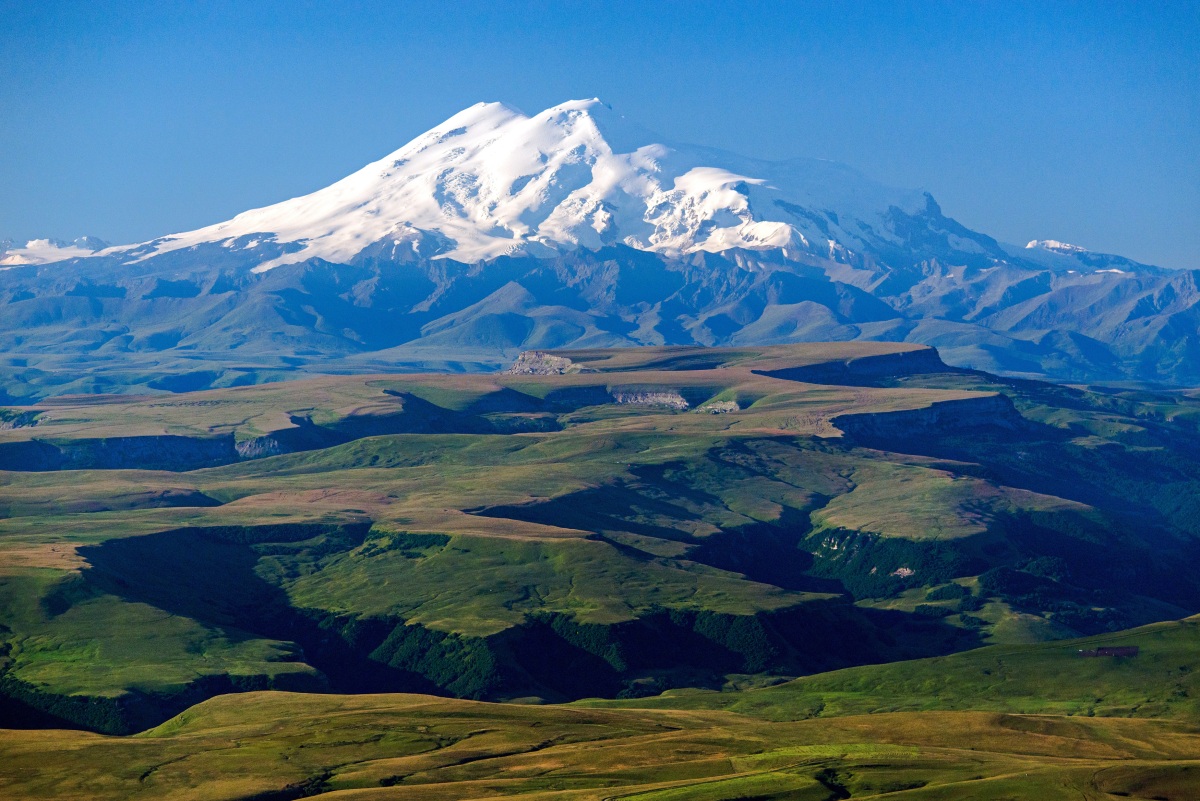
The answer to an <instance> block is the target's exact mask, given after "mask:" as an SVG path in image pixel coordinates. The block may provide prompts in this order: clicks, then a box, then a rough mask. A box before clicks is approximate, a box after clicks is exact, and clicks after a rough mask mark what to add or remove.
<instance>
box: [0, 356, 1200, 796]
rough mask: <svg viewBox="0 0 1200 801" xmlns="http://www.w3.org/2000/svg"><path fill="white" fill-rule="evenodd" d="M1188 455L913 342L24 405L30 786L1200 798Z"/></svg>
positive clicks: (31, 791)
mask: <svg viewBox="0 0 1200 801" xmlns="http://www.w3.org/2000/svg"><path fill="white" fill-rule="evenodd" d="M1198 453H1200V395H1197V393H1195V392H1193V391H1188V390H1170V391H1165V390H1152V389H1144V388H1121V389H1113V388H1104V387H1091V386H1064V385H1054V384H1048V383H1042V382H1036V381H1027V380H1018V379H1010V378H1001V377H997V376H994V375H990V374H987V373H982V372H978V371H972V370H963V369H957V368H952V367H949V366H947V365H946V364H944V363H943V362H942V361H941V359H940V358H939V357H938V354H937V352H936V351H934V350H933V349H931V348H926V347H921V346H915V345H908V344H889V343H806V344H796V345H784V346H767V347H754V348H703V347H656V348H627V349H596V350H573V351H553V352H549V351H546V352H528V353H525V354H523V355H522V356H521V358H520V359H518V361H517V362H516V363H515V364H514V365H513V367H512V368H511V369H509V370H508V371H507V372H504V373H490V374H478V373H475V374H453V375H452V374H405V375H368V376H362V375H356V376H323V377H313V378H305V379H303V380H296V381H286V382H280V383H273V384H260V385H253V386H244V387H229V388H223V389H214V390H205V391H197V392H178V393H166V392H164V393H161V394H157V395H141V396H137V395H119V396H100V395H78V396H58V397H53V398H47V399H44V400H42V401H39V402H38V403H35V404H32V405H28V406H9V407H5V408H3V409H0V727H4V728H3V729H0V754H3V757H2V758H0V795H5V796H6V797H17V798H132V797H145V798H181V799H182V798H196V799H201V798H213V799H216V798H222V799H225V798H227V799H243V800H246V799H255V800H256V801H281V800H282V799H291V798H304V797H310V796H315V795H322V796H324V795H329V796H330V797H342V796H344V797H347V798H350V797H354V798H376V797H379V798H429V799H435V798H436V799H441V798H484V797H494V796H500V795H513V794H521V795H523V796H527V797H537V798H616V797H631V798H632V797H637V798H647V799H651V798H663V799H667V798H689V799H690V798H697V799H709V798H711V799H725V800H726V801H732V800H733V799H791V798H794V799H808V798H813V799H827V798H829V799H840V798H860V797H873V796H876V795H886V796H887V797H889V798H890V797H893V796H894V797H899V798H906V799H907V798H996V799H1000V798H1029V797H1037V798H1058V797H1062V798H1081V797H1082V798H1109V797H1139V798H1172V799H1173V798H1190V797H1195V795H1196V793H1197V792H1200V790H1198V789H1197V788H1200V748H1198V744H1200V741H1198V739H1197V738H1198V737H1200V730H1197V729H1195V728H1194V726H1193V725H1192V723H1193V722H1194V721H1195V720H1196V719H1197V714H1198V713H1200V709H1197V707H1196V705H1195V701H1194V699H1193V697H1192V693H1193V692H1194V690H1195V688H1194V686H1193V685H1194V679H1193V675H1194V674H1193V670H1194V669H1195V667H1196V664H1197V655H1200V649H1198V648H1197V645H1198V644H1200V642H1198V640H1197V636H1198V634H1197V625H1198V624H1197V623H1196V621H1195V619H1192V618H1189V616H1190V615H1194V614H1195V613H1196V612H1197V611H1200V575H1197V574H1195V571H1192V570H1190V569H1186V566H1188V565H1194V564H1196V562H1197V561H1198V560H1200V462H1198V461H1197V459H1196V454H1198ZM1118 646H1126V647H1129V648H1132V647H1133V646H1136V647H1137V652H1136V654H1132V655H1131V653H1127V652H1122V654H1121V655H1118V656H1108V655H1103V656H1084V655H1081V651H1088V650H1095V649H1104V648H1109V647H1118ZM51 753H53V754H54V755H55V756H54V760H53V766H52V767H48V765H47V761H46V758H47V755H48V754H51ZM114 766H120V767H119V769H117V768H115V767H114ZM1034 788H1036V790H1035V789H1034ZM1055 793H1057V795H1055ZM1188 793H1191V794H1190V795H1189V794H1188Z"/></svg>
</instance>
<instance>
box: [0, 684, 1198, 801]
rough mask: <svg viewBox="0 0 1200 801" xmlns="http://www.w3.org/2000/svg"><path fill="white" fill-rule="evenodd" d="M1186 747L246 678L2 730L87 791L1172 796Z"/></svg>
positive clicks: (0, 740) (34, 762)
mask: <svg viewBox="0 0 1200 801" xmlns="http://www.w3.org/2000/svg"><path fill="white" fill-rule="evenodd" d="M48 752H53V753H54V754H55V758H54V764H53V767H52V768H51V769H47V765H46V763H45V759H44V755H45V754H46V753H48ZM1198 756H1200V736H1198V735H1197V734H1196V733H1195V731H1194V730H1193V729H1192V728H1191V727H1189V726H1185V725H1180V724H1177V723H1172V722H1164V721H1150V720H1122V719H1103V718H1069V719H1065V718H1053V717H1040V716H1022V715H998V714H994V713H979V712H927V713H891V714H882V715H871V716H865V717H862V716H860V717H846V718H836V719H822V720H811V721H801V722H791V723H789V722H768V721H763V720H758V719H755V718H752V717H746V716H741V715H734V714H730V713H721V712H681V711H651V710H578V709H569V708H561V707H558V708H555V707H529V706H517V705H492V704H479V703H473V702H465V701H453V700H447V699H440V698H430V697H427V696H396V695H376V696H356V697H344V696H311V695H294V694H280V693H253V694H249V695H242V696H237V697H232V696H225V697H223V698H218V699H214V700H212V701H208V702H206V703H204V704H202V705H200V706H198V707H196V708H194V709H191V710H189V711H188V712H187V713H185V714H184V715H181V716H179V717H178V718H176V719H174V720H172V721H169V722H168V723H166V724H164V725H163V726H161V727H159V728H157V729H155V730H152V731H149V732H147V733H145V734H143V735H140V736H138V737H127V738H105V737H98V736H96V735H89V734H84V733H79V732H61V731H45V732H33V733H29V732H21V733H17V732H0V791H2V792H5V793H6V794H7V795H9V796H10V797H20V798H22V799H63V798H80V797H87V798H89V799H95V800H96V801H102V800H103V799H127V798H154V799H171V800H179V801H182V800H183V799H195V800H199V799H205V800H206V801H216V800H217V799H230V800H233V799H240V800H242V801H244V800H245V799H251V798H254V799H282V798H300V797H309V796H313V795H318V796H320V797H321V798H329V799H331V800H332V799H340V798H346V799H351V798H353V799H363V798H367V799H377V798H378V799H385V798H386V799H426V800H428V801H434V800H439V799H471V798H489V797H496V796H519V797H522V798H530V799H568V798H569V799H594V800H596V801H599V799H605V798H640V799H646V798H649V799H708V800H709V801H734V799H746V798H756V799H778V800H779V801H783V800H784V799H793V800H794V799H813V801H826V800H827V799H831V798H874V797H877V796H880V795H883V796H885V797H887V798H902V799H906V801H907V800H908V799H934V798H937V799H995V800H996V801H999V800H1000V799H1011V798H1039V799H1043V798H1048V799H1059V798H1061V799H1068V798H1070V799H1075V798H1114V797H1117V796H1114V795H1113V794H1114V793H1120V794H1121V796H1123V797H1138V798H1156V797H1157V798H1169V799H1183V798H1187V797H1189V796H1188V795H1187V794H1188V793H1190V792H1192V791H1193V790H1194V789H1195V788H1196V782H1195V780H1196V775H1197V774H1196V766H1197V765H1200V759H1197V757H1198Z"/></svg>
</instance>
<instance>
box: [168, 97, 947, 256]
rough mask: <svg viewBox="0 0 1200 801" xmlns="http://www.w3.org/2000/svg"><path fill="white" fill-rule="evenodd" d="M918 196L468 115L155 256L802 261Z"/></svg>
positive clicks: (642, 138) (852, 176)
mask: <svg viewBox="0 0 1200 801" xmlns="http://www.w3.org/2000/svg"><path fill="white" fill-rule="evenodd" d="M926 204H927V201H926V198H925V196H924V195H923V194H921V193H919V192H898V191H892V190H888V189H885V188H884V187H881V186H879V185H877V184H875V183H873V182H871V181H869V180H867V179H865V178H863V177H862V176H860V175H858V174H856V173H855V172H853V171H852V170H850V169H848V168H846V167H843V166H841V165H838V164H834V163H831V162H824V161H817V160H802V161H800V160H798V161H792V162H785V163H769V162H761V161H754V160H751V159H744V158H740V157H738V156H735V155H732V154H729V153H722V152H720V151H715V150H707V149H704V148H697V147H688V146H669V145H666V144H662V143H661V140H660V139H659V138H658V137H655V136H654V135H653V134H650V133H649V132H647V131H645V130H643V129H641V128H639V127H638V126H636V125H634V124H632V123H630V122H628V121H627V120H626V119H624V118H623V117H621V116H620V115H618V114H617V113H616V112H614V111H613V110H612V109H610V108H609V107H608V106H606V105H604V104H603V103H601V102H600V101H599V100H595V99H593V100H578V101H571V102H568V103H563V104H561V105H558V106H554V107H553V108H549V109H546V110H545V111H543V112H541V113H540V114H536V115H534V116H532V117H529V116H526V115H525V114H522V113H521V112H519V111H517V110H516V109H513V108H512V107H510V106H506V105H504V104H502V103H480V104H478V105H475V106H472V107H470V108H468V109H466V110H464V111H462V112H460V113H458V114H456V115H454V116H453V117H451V118H450V119H448V120H446V121H445V122H443V123H442V124H441V125H438V126H436V127H434V128H433V129H432V130H430V131H428V132H427V133H425V134H423V135H421V136H419V137H417V138H416V139H414V140H413V141H411V142H409V143H408V144H406V145H405V146H404V147H402V148H400V149H399V150H397V151H395V152H394V153H391V154H389V155H387V156H385V157H384V158H382V159H380V160H379V161H376V162H373V163H371V164H368V165H367V166H366V167H364V168H362V169H361V170H359V171H358V172H356V173H354V174H353V175H350V176H349V177H347V178H345V179H343V180H341V181H338V182H337V183H335V184H333V185H332V186H329V187H327V188H325V189H322V190H320V191H317V192H314V193H312V194H310V195H306V196H304V197H299V198H295V199H293V200H288V201H285V202H283V203H278V204H276V205H273V206H268V207H266V208H262V209H255V210H253V211H248V212H245V213H244V214H239V215H238V216H237V217H235V218H233V219H232V220H229V221H228V222H223V223H219V224H217V225H213V226H209V227H207V228H202V229H200V230H198V231H192V232H189V233H185V234H178V235H175V236H170V237H166V238H164V239H161V240H157V241H155V242H154V243H152V250H150V251H149V252H152V253H155V254H159V253H164V252H168V251H172V250H178V249H181V248H187V247H194V246H196V245H199V244H201V243H211V242H223V243H225V244H227V245H228V246H230V247H241V248H253V247H258V246H262V245H264V244H268V243H269V244H271V245H275V246H278V245H284V246H286V250H287V251H288V252H287V253H285V254H282V255H280V256H277V257H275V258H272V259H269V260H267V261H264V262H263V263H262V264H261V265H259V266H258V268H257V269H259V270H267V269H270V268H272V267H275V266H277V265H280V264H289V263H295V262H299V261H304V260H307V259H310V258H320V259H324V260H326V261H331V262H338V263H347V262H350V261H353V260H354V259H355V258H356V257H357V256H359V255H360V254H363V253H364V252H366V251H370V252H372V253H375V254H378V253H380V252H384V251H386V252H388V253H389V254H390V255H393V256H406V257H411V256H418V257H425V258H448V259H453V260H455V261H459V262H478V261H483V260H488V259H493V258H496V257H498V256H512V255H531V256H550V255H554V254H558V253H564V252H569V251H572V250H576V249H580V248H583V249H591V250H595V249H598V248H601V247H604V246H606V245H614V244H623V245H627V246H629V247H632V248H636V249H638V250H648V251H653V252H656V253H661V254H664V255H668V256H679V255H682V254H686V253H692V252H695V251H708V252H720V251H725V250H729V249H730V248H745V249H749V250H763V249H768V248H771V249H789V248H791V249H803V250H810V251H814V252H817V253H820V254H822V255H825V256H828V255H829V254H830V253H831V252H836V250H837V249H838V248H840V247H848V248H851V249H856V250H865V249H866V248H867V247H869V244H870V240H871V239H872V238H873V237H878V236H881V235H882V236H885V237H886V236H888V234H889V227H890V226H889V220H888V216H887V215H888V214H889V213H890V210H891V209H899V210H901V211H902V212H903V213H905V214H910V215H911V214H920V213H922V212H923V211H924V209H925V207H926Z"/></svg>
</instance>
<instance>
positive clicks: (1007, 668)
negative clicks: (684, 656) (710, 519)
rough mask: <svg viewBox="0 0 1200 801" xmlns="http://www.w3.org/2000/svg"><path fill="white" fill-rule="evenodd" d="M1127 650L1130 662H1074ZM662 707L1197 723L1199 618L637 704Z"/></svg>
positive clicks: (768, 714) (788, 716)
mask: <svg viewBox="0 0 1200 801" xmlns="http://www.w3.org/2000/svg"><path fill="white" fill-rule="evenodd" d="M1106 645H1114V646H1129V645H1136V646H1138V647H1139V648H1140V650H1141V652H1140V653H1139V655H1138V656H1136V657H1104V658H1100V657H1096V658H1088V657H1081V656H1079V654H1078V652H1079V651H1080V650H1081V649H1092V648H1096V647H1098V646H1106ZM603 703H604V704H606V705H607V704H613V705H649V706H652V707H654V708H666V709H725V710H731V711H736V712H740V713H744V714H749V715H754V716H756V717H764V718H767V719H771V720H800V719H805V718H810V717H826V716H843V715H857V714H868V713H872V714H874V713H880V712H908V711H925V710H981V711H994V712H1012V713H1023V714H1051V715H1085V716H1092V715H1098V716H1109V717H1111V716H1137V717H1147V718H1156V719H1178V720H1196V719H1197V718H1200V618H1197V617H1193V618H1188V619H1186V620H1182V621H1171V622H1164V623H1155V624H1152V625H1149V626H1143V627H1140V628H1137V629H1131V630H1129V631H1123V632H1118V633H1114V634H1107V635H1103V636H1098V637H1088V638H1084V639H1078V640H1067V641H1060V642H1053V643H1037V644H1032V645H996V646H991V647H988V648H981V649H978V650H974V651H968V652H966V653H961V654H954V655H951V656H946V657H935V658H932V659H922V660H915V661H911V662H894V663H891V664H886V665H868V666H864V667H860V668H848V669H846V670H839V671H833V672H830V673H822V674H818V675H815V676H806V677H803V678H799V679H796V680H794V681H791V682H787V683H785V684H780V685H778V686H775V687H768V688H764V689H760V690H753V691H747V692H744V693H704V692H699V691H676V692H671V693H668V694H666V695H664V696H661V697H659V698H655V699H650V700H645V699H643V700H642V701H611V702H603Z"/></svg>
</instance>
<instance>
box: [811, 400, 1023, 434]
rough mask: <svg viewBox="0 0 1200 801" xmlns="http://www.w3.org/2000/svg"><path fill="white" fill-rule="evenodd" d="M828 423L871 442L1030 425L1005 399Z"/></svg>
mask: <svg viewBox="0 0 1200 801" xmlns="http://www.w3.org/2000/svg"><path fill="white" fill-rule="evenodd" d="M832 423H833V424H834V425H835V426H836V427H837V428H839V429H840V430H842V431H843V432H845V433H846V434H847V435H849V436H851V437H854V438H856V439H870V440H875V441H878V440H883V441H887V440H896V439H905V438H911V437H919V436H921V433H922V432H923V431H938V432H943V433H944V432H948V431H972V430H978V429H1001V430H1004V431H1020V430H1022V429H1025V428H1028V427H1029V426H1030V425H1031V424H1030V423H1029V421H1028V420H1026V419H1025V418H1024V417H1022V416H1021V413H1020V412H1018V411H1017V408H1016V407H1015V406H1014V405H1013V402H1012V399H1010V398H1009V397H1008V396H1007V395H984V396H981V397H977V398H962V399H960V400H948V401H938V402H936V403H933V404H930V405H929V406H927V407H925V408H923V409H906V410H902V411H896V412H873V413H869V414H845V415H842V416H840V417H835V418H833V420H832Z"/></svg>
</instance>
